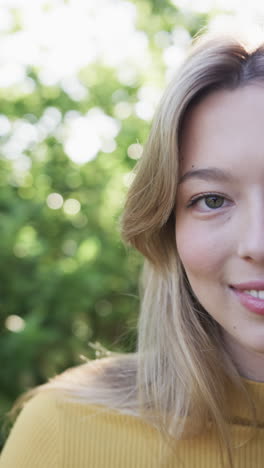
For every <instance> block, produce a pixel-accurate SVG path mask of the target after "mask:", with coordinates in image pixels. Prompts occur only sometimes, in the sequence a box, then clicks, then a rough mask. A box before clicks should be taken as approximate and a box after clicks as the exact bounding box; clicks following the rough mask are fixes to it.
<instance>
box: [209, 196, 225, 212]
mask: <svg viewBox="0 0 264 468" xmlns="http://www.w3.org/2000/svg"><path fill="white" fill-rule="evenodd" d="M204 201H205V204H206V206H208V208H211V209H214V208H221V206H222V205H223V203H224V198H223V197H220V196H219V195H207V196H206V197H204Z"/></svg>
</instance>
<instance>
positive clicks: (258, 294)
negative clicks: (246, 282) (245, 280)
mask: <svg viewBox="0 0 264 468" xmlns="http://www.w3.org/2000/svg"><path fill="white" fill-rule="evenodd" d="M230 288H231V289H233V290H236V291H239V292H241V293H243V294H248V295H249V296H252V297H255V298H257V299H262V300H264V289H238V288H235V287H234V286H230Z"/></svg>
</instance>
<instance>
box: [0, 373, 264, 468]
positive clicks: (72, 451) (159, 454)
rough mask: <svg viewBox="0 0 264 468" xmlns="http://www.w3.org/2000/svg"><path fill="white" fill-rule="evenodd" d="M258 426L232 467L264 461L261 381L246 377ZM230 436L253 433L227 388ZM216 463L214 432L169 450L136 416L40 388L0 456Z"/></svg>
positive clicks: (125, 467) (126, 467)
mask: <svg viewBox="0 0 264 468" xmlns="http://www.w3.org/2000/svg"><path fill="white" fill-rule="evenodd" d="M245 384H246V387H247V388H248V390H249V393H250V395H251V397H252V398H253V399H254V402H255V405H256V409H257V420H258V423H259V427H258V428H257V430H256V434H255V437H254V438H253V439H252V440H250V441H249V442H247V443H246V444H244V445H242V447H240V448H236V449H235V457H234V461H235V467H236V468H263V467H264V383H257V382H251V381H246V380H245ZM230 416H231V418H232V421H233V422H232V436H233V442H234V444H236V445H238V444H240V443H241V442H243V441H245V440H247V439H248V438H250V436H251V435H252V432H251V431H252V429H250V421H249V412H248V410H247V408H246V407H245V405H244V403H242V399H241V398H240V397H239V395H238V394H235V393H234V394H230ZM161 467H162V468H181V467H182V468H220V467H221V463H220V454H219V450H218V445H217V441H216V439H215V437H214V435H213V434H211V433H210V432H209V433H206V434H205V435H202V436H198V437H196V438H193V439H189V440H184V441H180V442H178V443H177V445H176V450H175V451H174V452H172V451H171V450H170V449H168V447H167V445H166V444H165V443H164V442H163V440H162V438H161V436H160V435H159V433H158V432H157V430H156V429H154V428H152V427H151V426H150V425H148V424H147V423H145V422H143V421H142V420H140V419H139V418H137V417H134V416H129V415H123V414H119V413H117V412H116V411H113V410H108V409H106V408H103V407H100V406H94V405H88V404H80V403H76V402H69V401H65V400H64V399H63V397H62V394H61V393H59V392H58V391H53V390H52V391H51V390H50V391H45V392H44V391H43V392H42V393H40V394H38V395H37V396H35V397H34V398H33V399H32V400H31V401H30V402H28V403H27V404H26V406H25V408H24V409H23V411H22V412H21V413H20V415H19V417H18V419H17V421H16V424H15V426H14V428H13V430H12V431H11V434H10V436H9V439H8V441H7V443H6V445H5V448H4V450H3V453H2V455H1V457H0V468H161Z"/></svg>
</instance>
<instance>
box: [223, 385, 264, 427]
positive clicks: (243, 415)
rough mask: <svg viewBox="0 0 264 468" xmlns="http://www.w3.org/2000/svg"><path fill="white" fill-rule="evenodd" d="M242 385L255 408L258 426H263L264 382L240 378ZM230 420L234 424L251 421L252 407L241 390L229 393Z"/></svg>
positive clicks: (236, 389) (237, 389)
mask: <svg viewBox="0 0 264 468" xmlns="http://www.w3.org/2000/svg"><path fill="white" fill-rule="evenodd" d="M242 383H243V386H244V388H245V390H246V391H247V394H248V396H249V398H250V400H251V401H252V402H253V405H254V408H255V414H256V419H257V422H258V423H259V424H261V425H262V424H264V382H255V381H253V380H248V379H245V378H242ZM228 403H229V404H228V406H229V407H230V412H231V418H232V420H233V421H234V422H235V421H237V422H243V421H244V422H247V421H252V409H251V408H252V407H251V406H250V404H249V403H248V401H247V397H246V396H245V394H244V392H241V389H239V388H235V389H234V391H232V392H230V393H229V402H228Z"/></svg>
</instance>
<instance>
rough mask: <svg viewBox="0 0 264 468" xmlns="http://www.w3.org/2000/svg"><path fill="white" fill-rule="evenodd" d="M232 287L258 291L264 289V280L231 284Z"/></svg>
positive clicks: (240, 289)
mask: <svg viewBox="0 0 264 468" xmlns="http://www.w3.org/2000/svg"><path fill="white" fill-rule="evenodd" d="M230 287H231V288H234V289H238V290H239V291H243V290H250V289H255V290H256V291H264V281H261V280H256V281H248V282H246V283H238V284H231V285H230Z"/></svg>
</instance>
